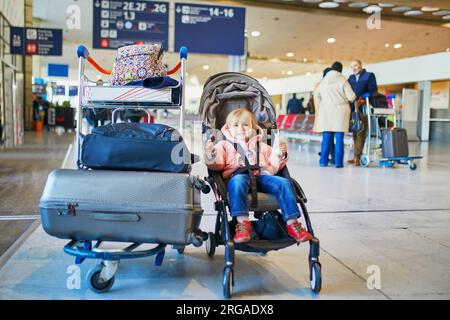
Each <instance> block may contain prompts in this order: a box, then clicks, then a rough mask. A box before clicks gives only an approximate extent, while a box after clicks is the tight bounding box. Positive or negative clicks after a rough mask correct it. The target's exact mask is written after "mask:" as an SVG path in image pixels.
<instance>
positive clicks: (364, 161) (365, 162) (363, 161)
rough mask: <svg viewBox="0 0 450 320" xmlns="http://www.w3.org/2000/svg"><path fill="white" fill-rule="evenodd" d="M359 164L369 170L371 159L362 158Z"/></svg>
mask: <svg viewBox="0 0 450 320" xmlns="http://www.w3.org/2000/svg"><path fill="white" fill-rule="evenodd" d="M359 163H360V165H361V167H364V168H367V167H368V166H369V163H370V161H369V157H368V156H362V157H361V159H360V160H359Z"/></svg>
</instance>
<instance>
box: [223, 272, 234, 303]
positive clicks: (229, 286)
mask: <svg viewBox="0 0 450 320" xmlns="http://www.w3.org/2000/svg"><path fill="white" fill-rule="evenodd" d="M233 282H234V281H233V269H232V268H231V267H226V268H225V269H224V270H223V283H222V285H223V296H224V297H225V298H226V299H230V298H231V296H232V295H233Z"/></svg>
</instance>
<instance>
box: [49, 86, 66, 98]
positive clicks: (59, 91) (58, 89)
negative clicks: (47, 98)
mask: <svg viewBox="0 0 450 320" xmlns="http://www.w3.org/2000/svg"><path fill="white" fill-rule="evenodd" d="M52 94H53V95H54V96H65V95H66V86H54V87H53V88H52Z"/></svg>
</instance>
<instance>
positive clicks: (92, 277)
mask: <svg viewBox="0 0 450 320" xmlns="http://www.w3.org/2000/svg"><path fill="white" fill-rule="evenodd" d="M103 268H104V266H103V264H102V263H100V264H98V265H96V266H95V267H94V268H92V269H91V271H89V274H88V277H87V280H88V281H87V282H88V287H89V289H91V290H92V291H94V292H95V293H104V292H107V291H109V289H111V287H112V286H113V284H114V280H115V276H113V277H112V278H111V279H109V280H108V281H103V280H102V279H101V277H100V274H101V272H102V270H103Z"/></svg>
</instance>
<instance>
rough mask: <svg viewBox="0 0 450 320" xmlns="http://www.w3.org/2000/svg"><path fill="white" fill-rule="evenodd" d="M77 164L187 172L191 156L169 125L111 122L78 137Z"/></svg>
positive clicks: (91, 167)
mask: <svg viewBox="0 0 450 320" xmlns="http://www.w3.org/2000/svg"><path fill="white" fill-rule="evenodd" d="M81 139H82V141H81V148H80V154H79V161H78V165H79V167H84V168H90V169H96V170H123V171H128V170H131V171H157V172H172V173H185V172H189V171H190V167H191V163H192V159H191V158H192V156H191V154H190V153H189V150H188V149H187V146H186V144H185V143H184V140H183V138H182V136H181V135H180V134H179V133H178V131H177V130H176V129H174V128H172V127H169V126H167V125H163V124H150V123H115V124H110V125H106V126H101V127H98V128H95V129H93V130H92V133H91V134H88V135H85V136H82V138H81Z"/></svg>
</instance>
